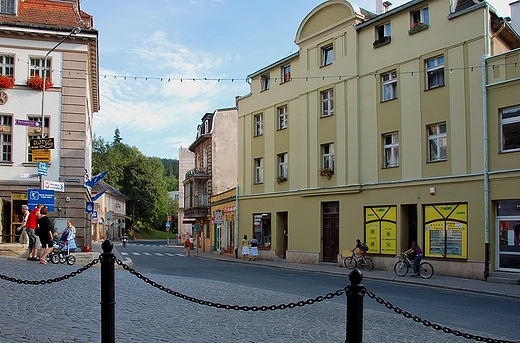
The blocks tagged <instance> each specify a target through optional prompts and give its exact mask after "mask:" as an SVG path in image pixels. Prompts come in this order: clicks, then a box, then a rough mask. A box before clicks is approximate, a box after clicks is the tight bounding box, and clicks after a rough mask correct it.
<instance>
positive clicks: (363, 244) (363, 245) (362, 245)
mask: <svg viewBox="0 0 520 343" xmlns="http://www.w3.org/2000/svg"><path fill="white" fill-rule="evenodd" d="M361 250H363V251H368V245H366V244H365V243H361Z"/></svg>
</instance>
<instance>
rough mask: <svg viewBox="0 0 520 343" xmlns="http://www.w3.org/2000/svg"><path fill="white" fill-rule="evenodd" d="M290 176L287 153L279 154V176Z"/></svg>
mask: <svg viewBox="0 0 520 343" xmlns="http://www.w3.org/2000/svg"><path fill="white" fill-rule="evenodd" d="M288 176H289V165H288V160H287V153H286V152H284V153H283V154H278V177H284V178H285V179H287V177H288Z"/></svg>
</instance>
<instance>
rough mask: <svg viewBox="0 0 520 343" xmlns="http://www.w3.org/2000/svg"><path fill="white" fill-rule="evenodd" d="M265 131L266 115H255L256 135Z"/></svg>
mask: <svg viewBox="0 0 520 343" xmlns="http://www.w3.org/2000/svg"><path fill="white" fill-rule="evenodd" d="M263 133H264V116H263V115H262V114H257V115H255V137H256V136H261V135H262V134H263Z"/></svg>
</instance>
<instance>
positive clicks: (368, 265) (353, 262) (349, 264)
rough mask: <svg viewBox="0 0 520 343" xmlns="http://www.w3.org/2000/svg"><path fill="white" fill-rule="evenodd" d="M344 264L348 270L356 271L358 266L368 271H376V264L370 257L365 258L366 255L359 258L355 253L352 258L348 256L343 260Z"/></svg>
mask: <svg viewBox="0 0 520 343" xmlns="http://www.w3.org/2000/svg"><path fill="white" fill-rule="evenodd" d="M343 264H344V265H345V267H346V268H348V269H354V268H356V267H357V266H358V265H359V266H361V267H363V269H365V270H366V271H371V270H372V269H374V262H372V260H371V259H370V258H369V257H365V255H361V257H360V256H358V255H357V254H355V253H354V252H352V256H347V257H345V259H344V260H343Z"/></svg>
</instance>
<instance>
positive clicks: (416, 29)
mask: <svg viewBox="0 0 520 343" xmlns="http://www.w3.org/2000/svg"><path fill="white" fill-rule="evenodd" d="M429 27H430V26H429V25H428V24H426V23H415V24H413V25H412V26H411V27H410V30H408V34H409V35H413V34H414V33H417V32H420V31H423V30H426V29H427V28H429Z"/></svg>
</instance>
